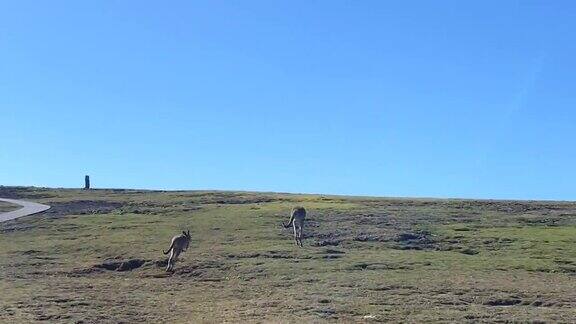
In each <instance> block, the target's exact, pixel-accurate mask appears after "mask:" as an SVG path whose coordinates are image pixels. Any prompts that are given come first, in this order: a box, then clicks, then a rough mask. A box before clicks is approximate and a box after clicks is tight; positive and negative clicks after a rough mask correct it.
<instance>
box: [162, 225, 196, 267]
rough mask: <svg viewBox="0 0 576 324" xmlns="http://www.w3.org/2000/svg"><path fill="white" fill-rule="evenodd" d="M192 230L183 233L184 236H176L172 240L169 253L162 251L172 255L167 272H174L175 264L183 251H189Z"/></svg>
mask: <svg viewBox="0 0 576 324" xmlns="http://www.w3.org/2000/svg"><path fill="white" fill-rule="evenodd" d="M190 239H191V237H190V230H188V232H184V231H182V234H180V235H176V236H174V237H173V238H172V242H170V247H169V248H168V251H164V250H162V253H164V254H168V253H170V257H169V258H168V266H167V267H166V271H172V270H174V263H176V260H177V259H178V256H179V255H180V253H182V252H183V251H186V250H187V249H188V246H189V245H190Z"/></svg>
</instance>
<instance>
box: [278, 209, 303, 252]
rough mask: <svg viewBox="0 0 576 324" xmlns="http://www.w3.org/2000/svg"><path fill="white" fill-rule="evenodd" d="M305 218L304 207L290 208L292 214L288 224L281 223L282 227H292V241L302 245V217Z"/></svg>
mask: <svg viewBox="0 0 576 324" xmlns="http://www.w3.org/2000/svg"><path fill="white" fill-rule="evenodd" d="M305 218H306V209H304V207H294V208H292V215H291V216H290V222H289V223H288V224H284V223H282V225H283V226H284V228H288V227H290V226H292V227H293V228H294V242H295V243H296V245H299V246H300V247H302V236H304V219H305Z"/></svg>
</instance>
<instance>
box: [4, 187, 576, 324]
mask: <svg viewBox="0 0 576 324" xmlns="http://www.w3.org/2000/svg"><path fill="white" fill-rule="evenodd" d="M0 197H4V198H22V199H29V200H33V201H37V202H40V203H45V204H49V205H51V206H53V208H52V209H50V210H48V211H47V212H44V213H42V214H39V215H35V216H29V217H24V218H20V219H17V220H13V221H9V222H5V223H0V293H1V294H2V298H0V322H26V321H35V320H49V321H56V322H58V321H63V322H83V323H90V322H99V323H100V322H118V321H124V322H137V321H150V322H164V321H168V320H170V321H174V322H201V321H215V322H222V321H231V322H250V321H293V322H296V321H298V322H302V321H304V322H311V321H315V322H323V321H403V322H404V321H490V322H492V321H532V320H541V321H563V322H574V321H576V203H572V202H541V201H477V200H433V199H392V198H366V197H337V196H321V195H289V194H275V193H250V192H215V191H211V192H207V191H170V192H160V191H135V190H90V191H82V190H71V189H38V188H14V187H0ZM295 205H302V206H304V207H306V209H307V210H308V212H309V216H308V218H309V219H308V222H307V223H306V226H307V227H306V228H305V237H306V238H305V241H304V248H298V247H296V246H295V245H294V242H293V240H292V236H291V232H290V231H289V230H286V229H283V228H282V227H281V226H280V224H281V222H282V221H287V220H288V218H289V212H290V209H291V208H292V207H293V206H295ZM184 229H190V232H191V234H192V243H191V245H190V249H189V250H188V251H187V252H185V253H184V254H183V255H182V257H181V260H180V262H178V263H176V271H175V272H174V273H172V274H168V273H166V272H164V267H165V264H166V263H165V262H166V261H165V256H164V255H163V254H162V249H167V248H168V245H169V242H170V239H171V237H172V236H173V235H175V234H178V233H179V232H181V231H182V230H184Z"/></svg>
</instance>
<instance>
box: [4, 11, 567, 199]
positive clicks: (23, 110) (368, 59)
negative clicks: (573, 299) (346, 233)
mask: <svg viewBox="0 0 576 324" xmlns="http://www.w3.org/2000/svg"><path fill="white" fill-rule="evenodd" d="M575 31H576V2H574V1H544V0H543V1H336V0H326V1H310V0H304V1H293V0H290V1H268V0H262V1H215V0H209V1H169V2H167V1H3V2H1V3H0V184H3V185H37V186H51V187H79V186H82V185H83V176H84V175H85V174H90V175H91V177H92V182H93V184H94V186H95V187H123V188H150V189H242V190H261V191H282V192H310V193H336V194H353V195H378V196H412V197H422V196H427V197H469V198H522V199H569V200H574V199H576V172H575V171H576V147H575V126H576V99H575V98H576V65H575V63H574V60H575V58H576V40H575V38H576V36H575V34H574V32H575Z"/></svg>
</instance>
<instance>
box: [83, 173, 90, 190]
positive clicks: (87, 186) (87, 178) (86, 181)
mask: <svg viewBox="0 0 576 324" xmlns="http://www.w3.org/2000/svg"><path fill="white" fill-rule="evenodd" d="M88 189H90V176H89V175H87V176H85V177H84V190H88Z"/></svg>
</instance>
